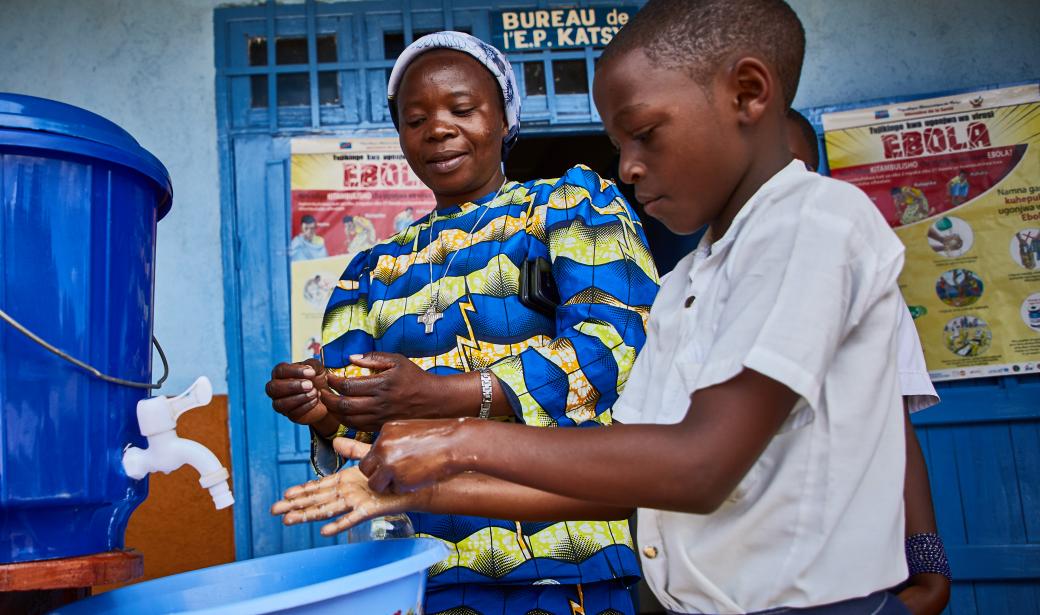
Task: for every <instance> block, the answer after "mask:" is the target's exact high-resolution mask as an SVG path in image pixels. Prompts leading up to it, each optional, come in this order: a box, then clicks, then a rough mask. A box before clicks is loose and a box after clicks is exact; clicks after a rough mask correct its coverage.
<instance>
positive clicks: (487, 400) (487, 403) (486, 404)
mask: <svg viewBox="0 0 1040 615" xmlns="http://www.w3.org/2000/svg"><path fill="white" fill-rule="evenodd" d="M489 416H491V370H488V369H482V370H480V418H482V419H487V418H488V417H489Z"/></svg>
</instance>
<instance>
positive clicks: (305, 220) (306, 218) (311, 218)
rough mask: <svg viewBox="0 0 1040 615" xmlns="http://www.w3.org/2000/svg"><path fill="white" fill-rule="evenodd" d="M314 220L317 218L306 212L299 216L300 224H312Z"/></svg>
mask: <svg viewBox="0 0 1040 615" xmlns="http://www.w3.org/2000/svg"><path fill="white" fill-rule="evenodd" d="M315 222H317V220H315V219H314V216H312V215H310V214H307V215H305V216H303V217H302V218H300V224H314V223H315Z"/></svg>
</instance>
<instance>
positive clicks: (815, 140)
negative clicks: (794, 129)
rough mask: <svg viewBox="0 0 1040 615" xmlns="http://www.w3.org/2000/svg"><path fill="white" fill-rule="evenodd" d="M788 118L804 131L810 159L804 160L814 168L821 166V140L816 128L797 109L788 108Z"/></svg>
mask: <svg viewBox="0 0 1040 615" xmlns="http://www.w3.org/2000/svg"><path fill="white" fill-rule="evenodd" d="M787 119H788V120H789V121H791V122H794V123H795V124H796V125H797V126H798V129H799V130H800V131H801V133H802V138H804V139H805V144H806V145H807V146H808V150H809V158H810V160H803V161H802V162H806V163H808V164H809V165H811V166H812V168H813V169H819V168H820V141H819V137H817V136H816V129H815V128H813V125H812V124H810V123H809V120H808V119H806V117H805V116H804V115H802V114H801V113H799V112H797V111H795V110H794V109H788V110H787Z"/></svg>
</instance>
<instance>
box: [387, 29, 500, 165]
mask: <svg viewBox="0 0 1040 615" xmlns="http://www.w3.org/2000/svg"><path fill="white" fill-rule="evenodd" d="M435 49H452V50H454V51H461V52H462V53H466V54H469V55H470V56H472V57H473V58H474V59H476V60H477V62H480V63H481V64H483V65H484V67H485V68H487V69H488V70H489V71H491V74H492V75H493V76H494V77H495V81H497V82H498V87H499V88H500V89H501V90H502V103H503V106H504V108H505V114H506V127H507V129H508V133H507V134H506V137H505V139H503V140H502V159H503V160H505V158H506V156H507V155H508V154H509V150H510V149H512V148H513V146H514V145H516V141H517V139H518V138H519V137H520V96H519V95H518V94H517V90H516V75H515V74H514V73H513V67H512V66H511V65H510V64H509V60H507V59H506V56H505V55H504V54H503V53H502V52H501V51H499V50H498V49H495V48H494V47H493V46H491V45H488V44H487V43H485V42H484V41H482V40H480V39H479V38H477V37H475V36H473V35H471V34H466V33H465V32H454V31H444V32H434V33H433V34H427V35H426V36H424V37H422V38H420V39H418V40H416V41H415V42H414V43H412V44H411V45H408V47H407V48H405V50H404V51H403V52H401V55H400V56H399V57H398V58H397V62H396V63H395V64H394V69H393V71H391V72H390V82H389V83H388V84H387V88H386V99H387V104H388V105H389V106H390V119H392V120H393V122H394V127H395V128H397V129H398V130H400V124H399V121H398V119H397V90H398V88H399V87H401V79H402V78H403V77H404V72H405V70H406V69H407V68H408V65H409V64H411V63H412V61H413V60H415V58H417V57H419V56H420V55H422V54H424V53H426V52H427V51H433V50H435Z"/></svg>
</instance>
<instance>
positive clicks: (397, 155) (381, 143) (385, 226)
mask: <svg viewBox="0 0 1040 615" xmlns="http://www.w3.org/2000/svg"><path fill="white" fill-rule="evenodd" d="M291 167H292V170H291V179H290V182H291V185H290V192H291V196H292V221H291V223H292V238H291V240H290V242H289V260H290V277H291V280H290V284H289V289H290V293H291V299H290V312H291V314H292V356H293V361H301V360H303V359H307V358H309V357H312V356H315V355H317V354H318V353H319V351H320V350H321V321H322V317H323V316H324V314H325V305H326V304H327V303H328V300H329V296H330V295H331V294H332V289H333V288H334V287H335V286H336V284H337V283H338V282H339V277H340V275H341V274H342V273H343V270H344V269H346V267H347V265H348V264H349V263H350V261H351V259H353V258H354V257H355V256H356V255H357V254H358V253H360V252H362V251H364V250H367V249H368V248H371V247H372V246H373V245H375V244H376V243H377V242H380V241H382V240H384V239H388V238H390V237H392V236H393V235H395V234H397V233H398V232H400V231H401V230H403V229H405V228H407V227H408V226H409V225H410V224H411V223H412V222H414V221H415V220H416V219H418V218H420V217H422V216H423V215H425V213H426V212H427V211H429V210H430V209H432V208H433V206H434V197H433V193H432V192H430V190H429V189H428V188H426V186H424V185H423V184H422V182H420V181H419V178H417V177H416V176H415V174H414V173H412V170H411V168H409V166H408V163H407V161H405V159H404V154H402V153H401V146H400V145H399V144H398V141H397V137H396V136H394V137H363V138H354V137H350V136H343V137H321V138H303V139H294V140H293V142H292V161H291Z"/></svg>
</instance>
